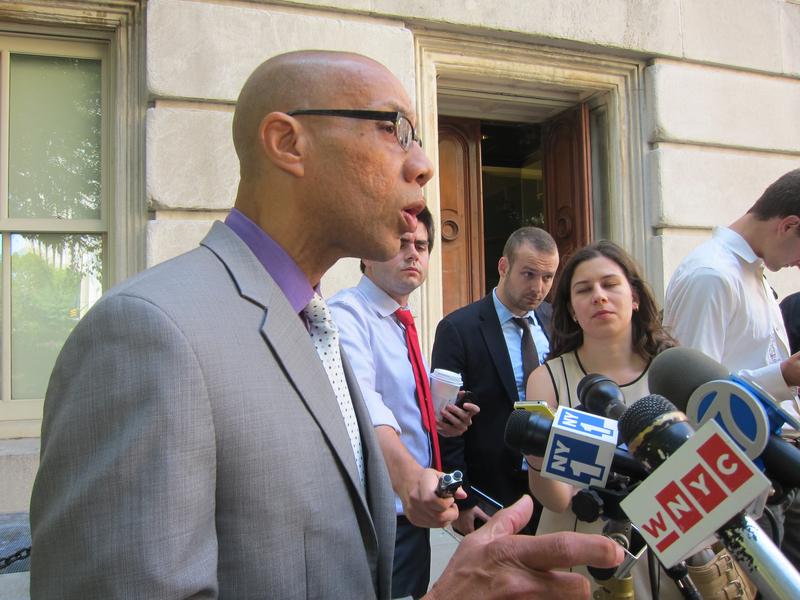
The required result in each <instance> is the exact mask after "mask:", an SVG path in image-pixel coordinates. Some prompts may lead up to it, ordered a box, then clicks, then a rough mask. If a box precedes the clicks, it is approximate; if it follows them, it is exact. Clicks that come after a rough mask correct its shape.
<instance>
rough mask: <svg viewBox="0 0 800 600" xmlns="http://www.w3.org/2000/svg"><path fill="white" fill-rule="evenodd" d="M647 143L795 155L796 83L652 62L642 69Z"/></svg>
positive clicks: (799, 119)
mask: <svg viewBox="0 0 800 600" xmlns="http://www.w3.org/2000/svg"><path fill="white" fill-rule="evenodd" d="M645 90H646V94H647V106H648V112H647V114H646V118H645V122H644V124H643V125H644V131H645V137H646V138H647V139H648V141H649V142H650V143H657V142H663V141H667V142H670V141H672V142H683V143H697V144H704V145H716V146H726V147H731V148H737V149H752V150H765V151H770V152H784V153H798V152H800V111H798V110H797V107H798V106H800V81H798V80H796V79H791V78H788V77H774V76H768V75H758V74H754V73H747V72H742V71H732V70H728V69H723V68H716V67H708V66H704V65H695V64H687V63H679V62H675V61H668V60H657V61H656V62H655V64H653V65H651V66H649V67H647V68H646V69H645Z"/></svg>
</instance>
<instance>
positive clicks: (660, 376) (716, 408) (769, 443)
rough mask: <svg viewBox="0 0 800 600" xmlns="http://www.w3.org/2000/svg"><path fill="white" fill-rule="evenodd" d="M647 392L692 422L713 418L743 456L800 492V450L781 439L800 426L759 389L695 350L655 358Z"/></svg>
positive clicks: (673, 351) (668, 352)
mask: <svg viewBox="0 0 800 600" xmlns="http://www.w3.org/2000/svg"><path fill="white" fill-rule="evenodd" d="M647 382H648V387H649V388H650V391H651V392H653V393H655V394H660V395H662V396H665V397H667V398H669V399H670V400H671V401H672V402H674V403H675V405H676V406H677V407H678V408H679V409H681V410H683V411H684V412H685V413H686V415H687V416H688V418H689V421H690V422H691V423H693V424H695V425H698V426H699V425H702V424H703V423H705V422H706V421H708V420H710V419H714V420H715V421H716V422H717V423H718V424H719V425H720V427H722V429H723V430H724V431H725V433H727V434H728V435H729V436H730V437H731V438H732V439H733V440H734V441H735V442H736V443H737V444H738V445H739V447H740V448H742V450H744V452H745V454H747V456H748V457H749V458H751V459H754V460H755V462H756V464H757V465H759V466H761V465H763V467H764V469H765V470H766V472H767V473H768V475H769V476H770V477H771V478H773V479H774V480H775V481H776V482H778V483H779V484H780V485H781V486H783V487H784V488H794V487H800V450H798V449H797V448H796V447H795V446H794V445H792V444H791V443H789V442H787V441H786V440H784V439H783V438H781V437H780V435H779V433H780V430H781V427H782V426H783V424H784V423H787V422H788V423H789V424H790V425H792V426H794V427H795V428H800V423H798V422H797V420H796V419H795V418H794V417H792V415H790V414H789V413H787V412H786V411H785V410H784V409H783V408H782V407H781V406H780V404H779V403H778V402H777V401H776V400H775V399H774V398H773V397H772V396H770V395H769V394H768V393H767V392H766V391H764V390H763V389H761V388H760V387H759V386H758V385H756V384H754V383H752V382H748V381H746V380H744V379H742V378H741V377H738V376H737V375H733V374H731V373H729V372H728V370H727V369H726V368H725V367H724V366H723V365H721V364H720V363H718V362H717V361H715V360H713V359H712V358H710V357H708V356H706V355H705V354H703V353H702V352H699V351H697V350H694V349H692V348H681V347H677V348H670V349H668V350H665V351H664V352H662V353H661V354H659V355H658V356H656V357H655V359H653V363H652V364H651V365H650V369H649V372H648V378H647Z"/></svg>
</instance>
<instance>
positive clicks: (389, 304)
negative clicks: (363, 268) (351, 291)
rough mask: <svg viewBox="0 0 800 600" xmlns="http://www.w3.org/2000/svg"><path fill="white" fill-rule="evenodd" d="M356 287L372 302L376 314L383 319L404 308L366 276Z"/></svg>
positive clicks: (363, 276) (362, 277)
mask: <svg viewBox="0 0 800 600" xmlns="http://www.w3.org/2000/svg"><path fill="white" fill-rule="evenodd" d="M356 287H358V289H359V291H360V292H361V293H362V294H364V296H365V297H366V298H367V300H369V301H370V303H371V304H372V305H373V306H374V307H375V312H377V313H378V314H379V315H380V316H381V317H388V316H389V315H392V314H394V312H395V311H396V310H397V309H398V308H402V307H401V306H400V305H399V304H398V303H397V302H396V301H395V300H394V298H392V297H391V296H390V295H389V294H387V293H386V292H385V291H383V290H382V289H381V288H379V287H378V286H377V285H375V282H374V281H372V280H371V279H370V278H369V277H367V276H366V275H362V276H361V280H360V281H359V282H358V285H357V286H356Z"/></svg>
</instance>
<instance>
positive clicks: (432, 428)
mask: <svg viewBox="0 0 800 600" xmlns="http://www.w3.org/2000/svg"><path fill="white" fill-rule="evenodd" d="M394 314H395V316H396V317H397V320H398V321H400V323H402V324H403V327H405V330H406V346H408V360H409V361H411V370H412V371H414V382H415V383H416V384H417V400H418V401H419V412H420V413H421V414H422V426H423V427H424V428H425V431H427V432H428V434H429V435H430V438H431V444H432V446H433V465H434V466H435V467H436V469H437V470H439V471H441V470H442V459H441V455H440V454H439V436H438V435H437V433H436V413H434V411H433V402H432V401H431V386H430V382H429V381H428V372H427V369H425V363H423V362H422V352H420V349H419V338H418V337H417V328H416V326H415V325H414V316H413V315H412V314H411V311H410V310H408V309H406V308H398V309H397V310H396V311H395V313H394Z"/></svg>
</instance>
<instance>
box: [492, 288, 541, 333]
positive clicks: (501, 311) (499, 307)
mask: <svg viewBox="0 0 800 600" xmlns="http://www.w3.org/2000/svg"><path fill="white" fill-rule="evenodd" d="M492 301H493V302H494V309H495V311H497V318H498V319H500V324H501V325H502V324H504V323H506V322H507V321H510V320H511V319H513V318H514V317H516V315H515V314H514V313H512V312H511V311H510V310H508V308H507V307H506V305H505V304H503V303H502V302H501V301H500V298H498V297H497V288H494V289H493V290H492ZM522 316H523V317H525V318H527V319H531V320H532V321H533V323H534V324H536V315H535V314H534V312H533V311H532V310H530V311H528V312H527V313H526V314H524V315H522Z"/></svg>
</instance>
